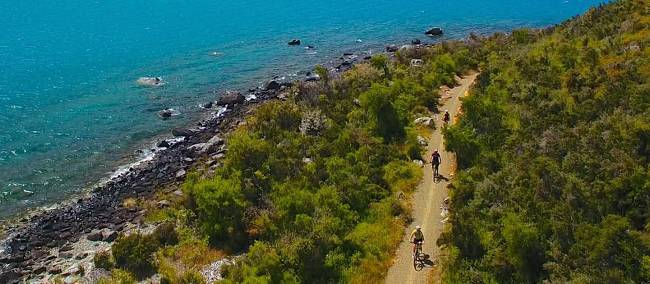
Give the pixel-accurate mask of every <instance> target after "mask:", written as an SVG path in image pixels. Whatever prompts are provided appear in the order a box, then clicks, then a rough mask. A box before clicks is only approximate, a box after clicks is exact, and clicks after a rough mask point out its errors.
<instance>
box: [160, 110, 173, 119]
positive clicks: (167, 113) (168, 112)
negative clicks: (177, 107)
mask: <svg viewBox="0 0 650 284" xmlns="http://www.w3.org/2000/svg"><path fill="white" fill-rule="evenodd" d="M173 114H174V111H173V110H171V109H163V110H161V111H159V112H158V116H160V118H162V119H168V118H170V117H172V115H173Z"/></svg>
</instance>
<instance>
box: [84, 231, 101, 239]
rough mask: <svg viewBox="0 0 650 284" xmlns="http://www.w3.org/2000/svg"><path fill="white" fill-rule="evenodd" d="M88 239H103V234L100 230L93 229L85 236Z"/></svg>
mask: <svg viewBox="0 0 650 284" xmlns="http://www.w3.org/2000/svg"><path fill="white" fill-rule="evenodd" d="M86 238H87V239H88V240H89V241H93V242H98V241H101V240H103V239H104V235H103V233H102V231H100V230H93V231H92V232H90V234H88V236H86Z"/></svg>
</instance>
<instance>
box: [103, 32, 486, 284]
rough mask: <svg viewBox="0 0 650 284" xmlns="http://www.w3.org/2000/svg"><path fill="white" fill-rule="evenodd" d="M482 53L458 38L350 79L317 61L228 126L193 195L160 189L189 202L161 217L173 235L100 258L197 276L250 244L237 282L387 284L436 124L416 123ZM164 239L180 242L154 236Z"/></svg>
mask: <svg viewBox="0 0 650 284" xmlns="http://www.w3.org/2000/svg"><path fill="white" fill-rule="evenodd" d="M477 52H478V49H477V47H471V46H470V45H466V44H464V43H449V44H445V45H437V46H434V47H424V46H422V47H417V48H415V47H411V48H406V49H402V50H401V51H400V52H399V53H398V54H397V55H396V56H395V58H393V59H391V58H389V57H388V56H387V55H377V56H375V57H373V58H372V59H371V60H369V61H368V62H367V63H362V64H358V65H355V66H354V67H353V68H352V69H351V70H349V71H347V72H344V73H342V74H335V73H332V72H330V71H328V70H327V69H325V68H324V67H322V66H317V67H316V72H317V73H318V74H319V75H320V78H321V80H320V81H318V82H298V83H297V84H296V85H295V86H294V87H292V88H291V89H290V90H288V91H287V92H286V99H284V100H278V101H271V102H266V103H263V104H262V105H260V106H259V107H258V108H257V109H256V110H255V111H254V113H253V114H252V115H250V116H249V117H248V118H247V119H246V121H245V123H244V124H243V125H241V126H240V127H239V128H238V129H237V130H236V131H234V132H233V133H231V134H230V135H229V137H228V139H227V147H228V151H227V154H226V157H225V159H223V160H221V163H222V165H221V166H220V167H218V168H216V169H214V168H212V169H208V166H206V169H198V170H197V171H196V172H195V173H193V174H191V175H189V176H188V178H187V180H186V182H185V184H184V185H183V191H184V197H182V198H178V197H174V196H161V198H165V199H167V200H172V201H175V202H177V203H176V205H174V206H172V207H171V208H167V209H162V210H156V209H152V210H151V212H152V213H150V214H149V220H150V221H154V222H161V221H164V222H168V223H165V224H170V223H169V222H171V224H174V226H172V230H170V229H169V228H170V226H168V225H165V226H164V227H163V231H162V232H156V233H154V236H147V235H135V236H131V237H122V238H120V239H118V240H117V242H116V245H114V246H113V251H112V257H110V256H108V257H107V255H103V256H102V258H98V259H97V260H96V262H97V263H98V264H101V265H102V266H103V267H106V268H111V269H114V271H115V272H116V273H114V276H113V277H114V279H108V280H106V281H108V282H110V281H119V279H116V278H115V277H122V276H124V275H125V273H127V274H126V276H129V275H132V276H137V277H138V278H141V279H142V278H146V277H148V276H150V275H152V274H154V273H159V274H161V276H162V281H163V283H196V281H198V280H197V279H201V277H200V275H198V276H197V272H199V271H200V270H201V269H203V268H204V267H205V266H206V265H209V264H210V263H211V262H213V261H215V260H217V259H219V258H221V257H223V255H224V254H240V253H242V252H243V254H242V255H241V256H240V257H237V258H236V261H235V263H234V264H231V265H229V266H227V267H225V269H224V270H223V275H224V276H225V278H226V279H225V283H231V282H232V283H333V282H352V283H376V282H379V281H381V280H382V279H383V277H384V276H385V274H386V271H387V269H388V266H389V265H390V263H391V257H392V254H393V252H394V250H395V248H396V247H397V245H398V243H399V242H400V240H401V239H402V233H403V231H404V227H405V225H406V224H408V222H409V221H410V219H409V218H410V214H409V211H410V205H409V204H408V201H407V200H408V198H406V197H408V196H409V195H410V193H411V192H412V191H413V190H414V189H415V188H416V187H417V184H418V183H419V182H420V180H421V179H422V171H421V169H420V166H419V165H418V164H416V163H413V160H414V159H421V152H422V150H423V149H422V146H421V145H420V144H419V142H418V139H417V137H418V135H427V131H430V128H427V127H417V126H416V125H414V124H413V121H414V119H415V118H418V117H421V116H431V115H432V114H433V113H434V112H437V111H438V110H437V104H438V99H439V97H438V93H439V89H440V87H441V86H442V85H445V84H446V85H453V84H455V76H457V75H459V74H462V73H463V72H465V71H467V70H470V69H475V68H476V67H477V63H478V62H477V61H476V60H475V59H473V58H476V57H477V55H478V53H477ZM411 58H420V59H423V64H422V66H415V67H412V66H410V64H411V60H410V59H411ZM151 207H155V205H154V206H151ZM174 227H175V229H174ZM166 235H173V236H175V237H174V238H173V241H164V242H163V241H156V240H158V239H162V237H161V236H166ZM113 262H114V263H113ZM125 281H126V280H125ZM128 281H131V280H128ZM128 281H126V282H128ZM199 282H200V281H199Z"/></svg>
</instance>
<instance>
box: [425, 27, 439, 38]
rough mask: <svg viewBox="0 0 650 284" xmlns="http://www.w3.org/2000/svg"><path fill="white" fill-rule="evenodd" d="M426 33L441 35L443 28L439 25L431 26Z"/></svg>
mask: <svg viewBox="0 0 650 284" xmlns="http://www.w3.org/2000/svg"><path fill="white" fill-rule="evenodd" d="M424 34H425V35H428V36H439V35H442V29H441V28H439V27H435V28H431V29H429V30H428V31H426V32H425V33H424Z"/></svg>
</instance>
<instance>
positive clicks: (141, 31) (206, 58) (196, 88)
mask: <svg viewBox="0 0 650 284" xmlns="http://www.w3.org/2000/svg"><path fill="white" fill-rule="evenodd" d="M600 2H602V1H595V0H534V1H533V0H518V1H515V0H502V1H497V0H494V1H485V0H465V1H463V0H429V1H424V0H410V1H400V0H397V1H396V0H392V1H385V0H375V1H372V0H355V1H345V0H329V1H315V0H303V1H289V0H276V1H274V0H271V1H260V0H234V1H218V0H193V1H181V0H149V1H134V0H83V1H81V0H59V1H42V0H40V1H37V0H20V1H9V0H0V220H1V219H4V218H7V217H8V216H11V215H14V214H16V213H20V212H23V211H24V210H26V209H28V208H34V207H38V206H44V205H51V204H55V203H56V202H59V201H61V200H64V199H65V198H68V197H70V196H71V194H73V193H78V192H80V191H82V190H84V189H87V188H89V187H90V186H92V185H93V184H94V183H96V182H97V181H98V180H100V179H101V178H105V177H107V176H109V175H110V173H111V172H113V171H115V170H116V168H117V167H118V166H119V165H123V164H125V163H128V162H130V161H133V160H135V159H137V156H138V153H137V152H136V150H137V149H140V148H144V147H147V146H149V144H150V143H151V141H152V138H153V137H156V136H158V135H161V133H167V132H168V130H169V129H171V128H172V127H175V126H182V125H188V124H190V123H191V122H192V121H193V120H196V119H197V118H198V117H199V116H200V115H201V111H200V109H199V108H198V105H199V104H200V103H203V102H206V101H209V100H213V99H215V95H214V93H213V91H215V90H225V89H247V88H248V87H250V86H256V85H260V84H262V82H263V81H264V79H266V78H269V77H271V76H274V75H279V76H289V75H291V74H297V73H299V72H301V71H305V70H308V69H310V68H311V67H312V66H313V65H315V64H317V63H324V62H326V61H328V60H330V59H332V58H334V57H336V56H339V55H340V54H342V52H345V51H373V52H378V51H381V50H382V49H383V46H384V45H385V44H386V43H406V42H408V41H410V39H412V38H416V37H417V38H420V39H422V40H424V42H427V41H429V42H430V41H431V39H427V38H426V37H425V36H423V32H424V31H425V30H426V29H427V28H428V27H431V26H440V27H443V28H444V30H445V32H446V34H445V36H444V37H443V39H444V38H464V37H466V36H467V35H468V34H469V33H470V32H475V33H480V34H487V33H491V32H494V31H509V30H510V29H512V28H515V27H521V26H525V27H542V26H546V25H550V24H554V23H558V22H560V21H563V20H564V19H567V18H569V17H571V16H574V15H577V14H579V13H582V12H584V11H585V10H586V9H588V8H589V7H591V6H594V5H597V4H598V3H600ZM292 38H300V39H301V40H302V41H303V46H304V45H306V44H309V45H314V46H315V47H316V49H315V52H313V51H311V50H310V51H307V50H305V49H304V48H302V47H288V46H287V41H289V40H290V39H292ZM214 52H217V53H218V54H219V55H218V56H214V55H213V53H214ZM141 76H161V77H163V79H164V80H165V81H167V82H168V83H167V85H165V86H164V87H161V88H142V87H138V86H137V85H136V84H135V80H136V79H137V78H138V77H141ZM168 107H171V108H174V109H176V110H178V111H180V113H181V114H180V115H179V116H176V117H174V118H173V119H170V120H167V121H162V120H160V119H159V118H158V117H157V115H156V113H157V111H158V110H160V109H163V108H168Z"/></svg>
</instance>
